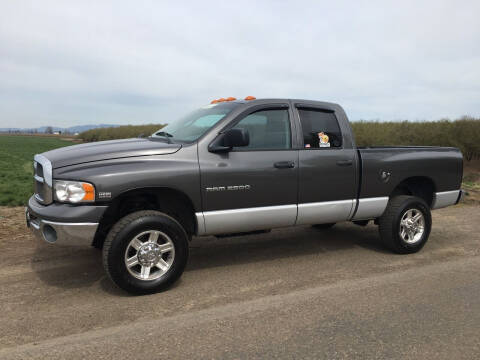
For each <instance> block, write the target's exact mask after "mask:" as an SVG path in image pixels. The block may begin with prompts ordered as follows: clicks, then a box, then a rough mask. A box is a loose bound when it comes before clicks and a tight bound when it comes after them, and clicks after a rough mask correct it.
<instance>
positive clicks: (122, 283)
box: [103, 210, 188, 294]
mask: <svg viewBox="0 0 480 360" xmlns="http://www.w3.org/2000/svg"><path fill="white" fill-rule="evenodd" d="M187 258H188V237H187V234H186V233H185V230H184V229H183V227H182V226H181V225H180V224H179V223H178V222H177V221H176V220H175V219H173V218H172V217H170V216H168V215H166V214H164V213H161V212H158V211H150V210H148V211H138V212H135V213H132V214H130V215H127V216H125V217H124V218H122V219H121V220H120V221H119V222H117V223H116V224H115V225H114V226H113V228H112V229H111V230H110V232H109V234H108V236H107V238H106V240H105V244H104V247H103V264H104V268H105V270H106V272H107V274H108V275H109V277H110V278H111V279H112V280H113V282H114V283H115V284H116V285H118V286H119V287H120V288H122V289H124V290H126V291H128V292H130V293H134V294H148V293H154V292H158V291H161V290H164V289H166V288H168V287H169V286H170V285H171V284H173V282H175V281H176V280H177V279H178V278H179V277H180V276H181V275H182V273H183V270H184V269H185V265H186V263H187Z"/></svg>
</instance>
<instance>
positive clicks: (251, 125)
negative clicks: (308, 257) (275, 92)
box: [199, 103, 298, 234]
mask: <svg viewBox="0 0 480 360" xmlns="http://www.w3.org/2000/svg"><path fill="white" fill-rule="evenodd" d="M228 128H243V129H246V130H248V132H249V135H250V145H249V146H247V147H240V148H234V149H233V150H232V151H230V152H228V153H211V152H208V150H207V149H206V147H205V146H202V147H199V163H200V173H201V191H202V201H203V208H204V212H203V216H204V222H205V233H206V234H224V233H235V232H242V231H251V230H260V229H270V228H274V227H281V226H290V225H294V224H295V220H296V217H297V184H298V151H297V150H296V149H294V147H293V145H292V144H293V139H294V137H293V134H294V133H295V132H294V131H293V124H292V112H291V109H290V107H289V104H288V103H278V104H269V105H262V106H257V107H254V108H251V109H249V110H247V111H246V112H244V113H242V114H240V115H239V116H238V117H237V118H235V119H233V120H232V121H231V122H230V124H228V125H227V126H226V127H225V128H224V129H223V130H225V129H228Z"/></svg>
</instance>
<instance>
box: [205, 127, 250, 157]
mask: <svg viewBox="0 0 480 360" xmlns="http://www.w3.org/2000/svg"><path fill="white" fill-rule="evenodd" d="M249 144H250V135H249V133H248V130H245V129H229V130H227V131H225V132H224V133H223V134H221V135H220V136H219V137H218V138H217V139H216V140H215V141H214V142H213V143H212V144H210V146H209V147H208V150H209V151H210V152H227V151H230V150H232V148H234V147H241V146H248V145H249Z"/></svg>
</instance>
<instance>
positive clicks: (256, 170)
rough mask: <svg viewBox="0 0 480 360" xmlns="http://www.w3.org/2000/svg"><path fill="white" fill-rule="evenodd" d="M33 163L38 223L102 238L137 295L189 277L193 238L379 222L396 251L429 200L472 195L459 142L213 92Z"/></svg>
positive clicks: (289, 103)
mask: <svg viewBox="0 0 480 360" xmlns="http://www.w3.org/2000/svg"><path fill="white" fill-rule="evenodd" d="M398 136H402V134H398ZM34 169H35V171H34V172H35V174H34V183H35V194H34V195H33V196H32V197H31V198H30V199H29V201H28V207H27V208H26V220H27V225H28V226H29V227H30V228H31V230H32V231H33V232H34V233H35V234H36V235H37V236H38V237H39V238H41V239H43V240H45V241H47V242H48V243H51V244H58V245H61V244H64V245H70V246H73V245H75V246H77V245H87V246H91V245H93V246H94V247H96V248H99V249H102V251H103V263H104V268H105V270H106V273H107V274H108V276H109V277H110V278H111V280H113V282H114V283H115V284H117V285H118V286H119V287H120V288H122V289H124V290H126V291H128V292H130V293H135V294H145V293H153V292H157V291H160V290H164V289H166V288H168V287H169V286H170V285H171V284H172V283H173V282H174V281H175V280H177V279H178V278H179V277H180V276H181V274H182V272H183V271H184V268H185V266H186V263H187V258H188V250H189V241H190V240H191V239H192V236H206V235H216V236H225V235H229V236H231V235H235V234H246V233H252V232H256V233H258V232H262V231H268V230H270V229H272V228H280V227H288V226H297V225H313V226H315V227H316V228H318V229H319V230H318V231H319V232H321V231H325V230H324V229H328V228H330V227H331V226H333V225H334V224H335V223H338V222H342V221H352V222H354V223H356V224H358V225H366V224H367V223H368V222H369V221H373V222H374V224H376V225H378V228H379V234H380V238H381V239H382V241H383V242H384V243H385V245H386V246H387V247H389V248H390V249H391V250H392V251H394V252H396V253H401V254H406V253H414V252H417V251H419V250H420V249H421V248H422V247H423V246H424V245H425V243H426V241H427V239H428V237H429V234H430V229H431V226H432V218H431V214H430V210H433V209H438V208H442V207H445V206H449V205H454V204H456V203H457V202H459V201H460V199H461V197H462V193H463V192H462V191H461V189H460V187H461V182H462V173H463V170H462V169H463V158H462V154H461V152H460V151H459V150H458V149H456V148H446V147H411V146H410V147H367V148H359V147H356V146H355V141H354V137H353V134H352V129H351V127H350V124H349V121H348V119H347V116H346V114H345V112H344V110H343V109H342V107H340V106H339V105H337V104H333V103H327V102H318V101H308V100H292V99H255V98H253V97H247V98H245V100H236V99H234V98H228V99H219V100H214V101H212V103H211V104H209V105H207V106H205V107H202V108H200V109H198V110H196V111H194V112H192V113H190V114H189V115H187V116H185V117H182V118H180V119H178V120H176V121H171V122H169V123H168V124H167V125H166V126H165V127H163V128H162V129H160V130H159V131H158V132H157V133H155V134H153V135H152V136H150V137H148V138H136V139H127V140H113V141H102V142H95V143H85V144H79V145H74V146H70V147H65V148H60V149H56V150H52V151H48V152H45V153H43V154H39V155H36V156H35V157H34ZM326 234H328V232H327V233H326Z"/></svg>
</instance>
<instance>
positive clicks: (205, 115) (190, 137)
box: [152, 103, 239, 143]
mask: <svg viewBox="0 0 480 360" xmlns="http://www.w3.org/2000/svg"><path fill="white" fill-rule="evenodd" d="M238 105H239V104H238V103H220V104H212V105H208V106H205V107H203V108H200V109H198V110H195V111H194V112H192V113H190V114H188V115H187V116H184V117H182V118H180V119H178V120H174V121H171V122H169V123H168V124H167V125H166V126H164V127H163V128H161V129H160V130H158V131H157V132H155V133H154V134H153V135H152V137H162V138H166V139H167V140H168V141H169V142H184V143H189V142H193V141H195V140H197V139H198V138H199V137H200V136H202V135H203V134H205V133H206V132H207V130H208V129H210V128H211V127H212V126H214V125H215V124H216V123H218V122H219V121H220V120H222V119H223V118H224V117H225V116H226V115H228V114H229V113H230V112H231V111H232V110H233V109H234V108H236V107H237V106H238Z"/></svg>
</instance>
